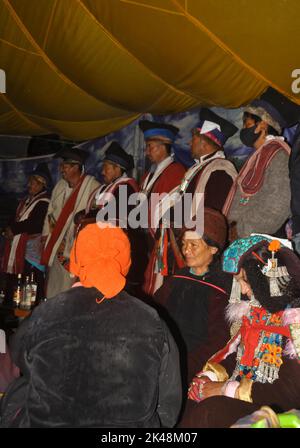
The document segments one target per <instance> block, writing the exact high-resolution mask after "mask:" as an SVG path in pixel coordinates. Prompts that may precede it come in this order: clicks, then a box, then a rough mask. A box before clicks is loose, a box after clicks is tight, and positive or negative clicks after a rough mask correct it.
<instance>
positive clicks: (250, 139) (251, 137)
mask: <svg viewBox="0 0 300 448" xmlns="http://www.w3.org/2000/svg"><path fill="white" fill-rule="evenodd" d="M256 126H257V125H256V124H255V125H254V126H251V128H244V129H241V131H240V139H241V142H242V143H244V145H245V146H249V147H250V148H253V146H254V143H255V142H256V140H257V139H258V138H259V136H260V135H261V133H262V131H261V132H259V133H258V134H255V132H254V131H255V129H256Z"/></svg>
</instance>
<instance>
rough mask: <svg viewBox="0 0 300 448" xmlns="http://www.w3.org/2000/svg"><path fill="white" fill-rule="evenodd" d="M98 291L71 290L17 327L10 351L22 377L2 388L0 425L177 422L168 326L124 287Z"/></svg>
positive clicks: (175, 368)
mask: <svg viewBox="0 0 300 448" xmlns="http://www.w3.org/2000/svg"><path fill="white" fill-rule="evenodd" d="M101 297H102V294H101V293H100V292H99V291H98V290H97V289H95V288H84V287H77V288H72V289H70V290H68V291H66V292H64V293H61V294H59V295H57V296H56V297H55V298H53V299H51V300H49V301H47V302H44V303H41V304H40V305H39V306H38V307H37V308H36V309H35V310H34V311H33V313H32V315H31V316H30V317H29V318H28V319H26V320H25V321H24V322H23V324H22V325H21V326H20V327H19V330H18V331H17V333H16V336H15V339H14V341H13V344H12V347H11V349H12V357H13V360H14V362H15V363H16V365H17V366H18V367H20V369H21V372H22V373H23V378H22V379H20V380H17V381H16V382H15V383H14V384H13V386H12V387H11V388H10V390H8V392H7V394H6V397H5V400H4V403H3V406H2V427H5V426H14V427H123V428H124V427H125V428H126V427H128V428H130V427H159V426H161V425H162V426H167V427H172V426H173V425H175V423H176V419H177V416H178V413H179V410H180V405H181V380H180V373H179V364H178V353H177V348H176V346H175V344H174V341H173V339H172V337H171V336H170V334H169V332H168V330H167V328H166V326H165V325H164V323H163V322H162V321H161V319H160V318H159V316H158V314H157V313H156V312H155V310H153V309H152V308H151V307H149V306H147V305H146V304H144V303H143V302H141V301H140V300H138V299H136V298H134V297H132V296H129V295H128V294H127V293H126V292H124V291H123V292H121V293H119V294H118V295H117V296H116V297H114V298H113V299H109V300H104V301H103V302H102V303H100V304H98V303H96V298H101ZM20 382H21V383H22V384H21V385H20ZM20 389H21V390H22V389H23V391H24V392H23V396H21V401H22V400H23V403H20V395H22V394H20ZM15 397H16V401H17V402H18V401H19V404H18V403H17V406H16V403H14V398H15ZM18 406H19V407H20V409H21V412H19V414H18V416H17V417H16V418H15V419H14V421H11V416H12V415H13V412H12V411H14V413H15V411H16V407H18Z"/></svg>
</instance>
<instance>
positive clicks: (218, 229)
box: [182, 207, 228, 249]
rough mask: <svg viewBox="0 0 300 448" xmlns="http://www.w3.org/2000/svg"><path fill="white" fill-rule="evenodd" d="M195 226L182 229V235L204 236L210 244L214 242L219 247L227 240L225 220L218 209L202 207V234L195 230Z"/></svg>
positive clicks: (188, 237)
mask: <svg viewBox="0 0 300 448" xmlns="http://www.w3.org/2000/svg"><path fill="white" fill-rule="evenodd" d="M195 228H196V226H195V227H194V228H192V229H187V228H184V229H183V233H182V236H183V234H184V237H185V238H186V239H199V238H203V236H206V237H207V238H208V239H209V240H210V241H211V243H212V244H211V245H213V244H214V243H215V244H216V246H217V247H218V248H220V249H222V248H223V247H224V246H225V243H226V241H227V230H228V228H227V221H226V218H225V216H224V215H222V213H221V212H219V211H218V210H215V209H213V208H209V207H205V208H204V229H203V234H202V235H201V234H200V233H198V232H196V230H195Z"/></svg>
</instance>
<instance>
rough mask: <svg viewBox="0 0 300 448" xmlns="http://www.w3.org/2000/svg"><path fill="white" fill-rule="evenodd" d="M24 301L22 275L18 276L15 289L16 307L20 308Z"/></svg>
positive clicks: (14, 301)
mask: <svg viewBox="0 0 300 448" xmlns="http://www.w3.org/2000/svg"><path fill="white" fill-rule="evenodd" d="M22 300H23V285H22V274H18V278H17V284H16V286H15V288H14V294H13V304H14V306H15V307H16V308H18V307H19V306H20V303H21V302H22Z"/></svg>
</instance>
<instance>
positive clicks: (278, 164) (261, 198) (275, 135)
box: [223, 89, 293, 240]
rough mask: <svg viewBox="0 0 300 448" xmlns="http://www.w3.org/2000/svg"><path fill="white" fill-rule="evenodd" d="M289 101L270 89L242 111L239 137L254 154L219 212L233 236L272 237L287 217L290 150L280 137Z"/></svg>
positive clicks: (289, 106)
mask: <svg viewBox="0 0 300 448" xmlns="http://www.w3.org/2000/svg"><path fill="white" fill-rule="evenodd" d="M292 107H293V106H291V102H289V101H288V100H287V99H286V98H285V97H283V96H282V95H281V94H279V93H278V92H276V91H275V90H273V89H268V90H267V91H266V93H265V94H263V95H262V97H261V98H260V99H259V100H255V101H253V102H252V103H251V104H250V105H249V106H247V107H246V108H245V111H244V115H243V129H242V130H241V131H240V138H241V141H242V142H243V143H244V145H246V146H248V147H252V148H254V149H255V152H254V153H253V154H252V155H251V156H250V158H249V159H248V160H247V162H246V163H245V165H244V166H243V168H242V169H241V171H240V172H239V175H238V177H237V178H236V180H235V182H234V184H233V186H232V188H231V190H230V192H229V195H228V197H227V200H226V203H225V205H224V208H223V213H224V214H225V216H227V219H228V221H229V223H230V225H231V227H232V228H234V232H232V233H231V240H233V239H235V237H237V236H238V237H239V238H244V237H246V236H249V235H250V234H251V233H253V232H255V233H268V234H270V235H274V234H276V233H277V231H278V230H279V229H280V228H281V226H282V225H283V224H284V223H285V221H286V220H287V219H288V217H289V215H290V199H291V193H290V181H289V170H288V161H289V155H290V151H291V150H290V147H289V146H288V144H287V143H286V142H285V141H284V138H283V137H280V135H281V133H282V130H283V128H284V127H287V126H288V125H290V124H289V123H288V122H289V115H290V112H291V108H292Z"/></svg>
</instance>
